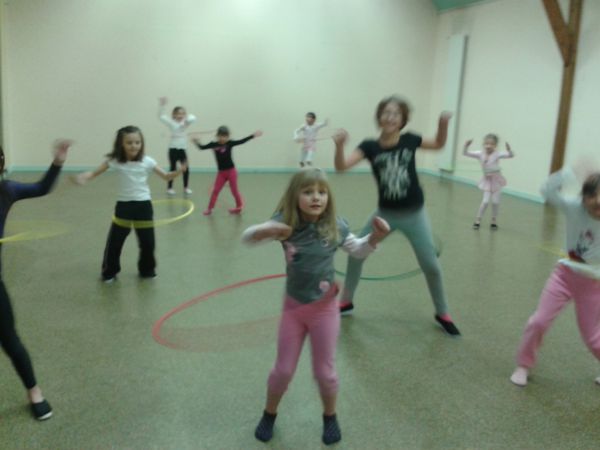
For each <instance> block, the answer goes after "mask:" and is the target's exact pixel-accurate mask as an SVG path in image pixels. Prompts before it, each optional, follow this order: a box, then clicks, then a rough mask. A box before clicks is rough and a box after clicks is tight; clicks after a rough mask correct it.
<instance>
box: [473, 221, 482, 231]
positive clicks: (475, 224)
mask: <svg viewBox="0 0 600 450" xmlns="http://www.w3.org/2000/svg"><path fill="white" fill-rule="evenodd" d="M480 226H481V224H480V223H478V222H475V223H474V224H473V229H474V230H479V227H480Z"/></svg>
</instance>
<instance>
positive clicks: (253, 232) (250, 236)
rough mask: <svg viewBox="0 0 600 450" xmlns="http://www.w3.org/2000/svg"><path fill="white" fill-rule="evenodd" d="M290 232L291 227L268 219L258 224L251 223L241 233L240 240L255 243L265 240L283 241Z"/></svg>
mask: <svg viewBox="0 0 600 450" xmlns="http://www.w3.org/2000/svg"><path fill="white" fill-rule="evenodd" d="M291 234H292V228H291V227H290V226H289V225H286V224H284V223H281V222H277V221H275V220H269V221H267V222H264V223H261V224H259V225H252V226H251V227H248V228H246V230H245V231H244V232H243V233H242V242H243V243H245V244H257V243H259V242H265V241H285V240H286V239H287V238H289V237H290V235H291Z"/></svg>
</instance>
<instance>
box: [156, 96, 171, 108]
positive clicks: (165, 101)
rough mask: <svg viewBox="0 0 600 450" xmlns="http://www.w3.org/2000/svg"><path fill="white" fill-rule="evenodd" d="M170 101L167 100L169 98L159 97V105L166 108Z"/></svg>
mask: <svg viewBox="0 0 600 450" xmlns="http://www.w3.org/2000/svg"><path fill="white" fill-rule="evenodd" d="M168 101H169V100H168V99H167V97H159V99H158V104H159V105H160V106H165V105H166V104H167V102H168Z"/></svg>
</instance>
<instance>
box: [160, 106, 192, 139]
mask: <svg viewBox="0 0 600 450" xmlns="http://www.w3.org/2000/svg"><path fill="white" fill-rule="evenodd" d="M158 117H159V119H160V120H161V121H162V122H163V123H164V124H165V125H166V126H168V127H169V129H170V130H171V139H170V141H169V148H180V149H183V150H185V149H186V147H187V134H186V130H187V127H189V126H190V125H191V124H193V123H194V122H195V121H196V116H194V115H193V114H188V115H187V116H186V118H185V120H184V121H183V122H175V120H173V118H172V117H169V115H168V114H167V113H166V112H165V108H164V107H163V106H161V107H160V108H159V110H158Z"/></svg>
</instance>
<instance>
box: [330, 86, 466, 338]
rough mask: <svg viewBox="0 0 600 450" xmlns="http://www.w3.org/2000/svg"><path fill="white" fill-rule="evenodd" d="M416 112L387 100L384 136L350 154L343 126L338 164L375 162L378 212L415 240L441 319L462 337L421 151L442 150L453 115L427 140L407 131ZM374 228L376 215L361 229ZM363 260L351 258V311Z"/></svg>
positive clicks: (346, 306) (347, 288) (347, 305)
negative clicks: (419, 163)
mask: <svg viewBox="0 0 600 450" xmlns="http://www.w3.org/2000/svg"><path fill="white" fill-rule="evenodd" d="M409 116H410V107H409V105H408V103H407V102H406V101H405V100H404V99H402V98H400V97H396V96H392V97H388V98H384V99H383V100H382V101H381V102H379V105H378V106H377V110H376V113H375V118H376V120H377V125H378V126H379V129H380V130H381V134H380V135H379V138H378V139H376V140H374V139H366V140H364V141H363V142H361V144H360V145H359V146H358V148H356V149H355V150H354V151H353V152H352V153H350V155H348V157H345V156H344V144H345V143H346V140H347V139H348V133H346V131H345V130H340V131H338V132H337V133H336V135H335V136H334V141H335V147H336V148H335V168H336V170H337V171H339V172H343V171H346V170H348V169H350V168H351V167H353V166H355V165H356V164H358V163H359V162H360V161H362V160H363V159H367V160H368V161H369V162H370V163H371V169H372V171H373V175H374V176H375V180H376V181H377V187H378V190H379V204H378V208H377V210H376V211H375V212H374V213H373V215H377V216H380V217H382V218H384V219H385V220H386V221H387V222H388V223H389V224H390V227H391V229H392V230H400V231H402V233H404V235H405V236H406V237H407V239H408V240H409V241H410V244H411V246H412V248H413V249H414V252H415V254H416V256H417V260H418V261H419V266H420V267H421V270H422V271H423V273H424V274H425V278H426V280H427V286H428V287H429V292H430V294H431V298H432V300H433V303H434V307H435V320H436V321H437V322H438V323H439V324H440V325H441V326H442V327H443V329H444V331H446V332H447V333H448V334H450V335H453V336H457V335H460V332H459V331H458V328H457V327H456V326H455V325H454V322H453V321H452V319H451V318H450V315H449V314H448V304H447V302H446V294H445V292H444V284H443V281H442V270H441V267H440V265H439V262H438V259H437V252H436V249H435V246H434V243H433V237H432V233H431V227H430V225H429V219H428V217H427V214H426V212H425V209H424V208H423V204H424V197H423V191H422V189H421V186H420V185H419V178H418V177H417V170H416V167H415V153H416V151H417V149H418V148H423V149H431V150H439V149H441V148H443V147H444V144H445V143H446V136H447V134H448V121H449V120H450V116H451V115H450V113H442V115H441V116H440V119H439V123H438V130H437V134H436V137H435V138H434V139H423V138H422V137H421V136H419V135H417V134H413V133H401V130H402V129H403V128H404V127H405V125H406V123H407V122H408V119H409ZM370 232H371V219H369V220H368V221H367V224H366V225H365V227H364V228H363V230H362V231H361V232H360V234H359V236H364V235H366V234H368V233H370ZM362 264H363V261H362V260H359V259H356V258H352V257H349V258H348V268H347V270H346V281H345V285H344V291H343V293H342V298H341V303H340V310H341V312H348V311H351V310H352V309H353V308H354V305H353V303H352V300H353V296H354V292H355V290H356V287H357V285H358V281H359V279H360V274H361V272H362Z"/></svg>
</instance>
